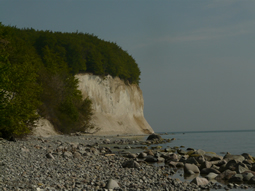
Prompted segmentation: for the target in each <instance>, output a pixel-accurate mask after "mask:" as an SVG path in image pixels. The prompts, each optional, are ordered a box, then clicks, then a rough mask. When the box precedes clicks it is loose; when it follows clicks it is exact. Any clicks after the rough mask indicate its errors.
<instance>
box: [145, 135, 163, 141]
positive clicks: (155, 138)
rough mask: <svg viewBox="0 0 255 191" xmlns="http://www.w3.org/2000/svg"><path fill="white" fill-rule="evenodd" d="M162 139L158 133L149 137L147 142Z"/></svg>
mask: <svg viewBox="0 0 255 191" xmlns="http://www.w3.org/2000/svg"><path fill="white" fill-rule="evenodd" d="M161 139H162V137H161V136H160V135H158V134H156V133H153V134H151V135H149V136H148V138H147V140H148V141H150V140H161Z"/></svg>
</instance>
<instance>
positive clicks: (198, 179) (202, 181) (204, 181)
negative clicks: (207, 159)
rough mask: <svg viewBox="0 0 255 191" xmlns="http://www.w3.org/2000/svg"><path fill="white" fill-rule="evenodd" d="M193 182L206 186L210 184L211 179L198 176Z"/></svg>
mask: <svg viewBox="0 0 255 191" xmlns="http://www.w3.org/2000/svg"><path fill="white" fill-rule="evenodd" d="M191 183H194V184H196V185H198V186H205V185H207V184H209V181H208V180H207V179H206V178H200V177H196V178H194V179H193V180H192V181H191Z"/></svg>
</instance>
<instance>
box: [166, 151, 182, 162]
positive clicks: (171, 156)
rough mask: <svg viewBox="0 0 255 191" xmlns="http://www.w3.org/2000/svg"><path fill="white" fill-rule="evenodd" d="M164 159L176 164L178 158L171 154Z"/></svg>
mask: <svg viewBox="0 0 255 191" xmlns="http://www.w3.org/2000/svg"><path fill="white" fill-rule="evenodd" d="M165 159H166V160H167V161H174V162H177V161H179V156H178V155H177V154H176V153H173V154H170V155H167V156H165Z"/></svg>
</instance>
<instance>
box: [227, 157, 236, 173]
mask: <svg viewBox="0 0 255 191" xmlns="http://www.w3.org/2000/svg"><path fill="white" fill-rule="evenodd" d="M237 164H238V161H237V160H235V159H232V160H229V161H228V163H227V164H226V167H225V168H226V169H229V170H232V171H235V170H236V167H237Z"/></svg>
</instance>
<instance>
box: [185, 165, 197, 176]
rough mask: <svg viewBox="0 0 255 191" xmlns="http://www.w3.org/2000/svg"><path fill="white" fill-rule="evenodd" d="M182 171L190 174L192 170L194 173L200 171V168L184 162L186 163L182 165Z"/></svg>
mask: <svg viewBox="0 0 255 191" xmlns="http://www.w3.org/2000/svg"><path fill="white" fill-rule="evenodd" d="M184 172H185V173H188V174H192V172H194V173H200V170H199V168H198V167H197V166H196V165H194V164H189V163H186V164H185V165H184Z"/></svg>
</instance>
